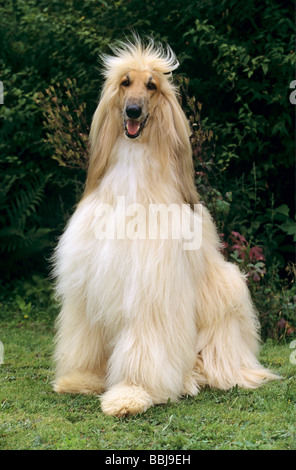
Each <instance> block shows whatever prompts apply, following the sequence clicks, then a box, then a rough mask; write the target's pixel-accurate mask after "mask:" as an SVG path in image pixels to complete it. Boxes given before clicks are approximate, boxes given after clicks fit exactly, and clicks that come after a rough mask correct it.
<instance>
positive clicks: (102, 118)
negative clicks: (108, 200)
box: [84, 89, 121, 196]
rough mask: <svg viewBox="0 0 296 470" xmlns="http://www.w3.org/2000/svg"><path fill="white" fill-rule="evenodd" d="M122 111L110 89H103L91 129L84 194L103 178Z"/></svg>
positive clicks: (117, 132) (118, 129)
mask: <svg viewBox="0 0 296 470" xmlns="http://www.w3.org/2000/svg"><path fill="white" fill-rule="evenodd" d="M120 122H121V119H120V112H119V110H118V108H117V106H116V105H115V98H114V97H112V95H111V93H110V91H108V90H106V89H105V90H103V93H102V98H101V100H100V103H99V105H98V107H97V109H96V111H95V114H94V117H93V121H92V125H91V130H90V137H89V138H90V157H89V167H88V173H87V179H86V184H85V191H84V196H86V195H88V194H89V193H90V192H91V191H93V190H94V189H95V188H96V187H97V186H98V183H99V181H100V180H101V179H102V177H103V175H104V173H105V171H106V168H107V167H108V163H109V161H110V156H111V153H112V149H113V147H114V145H115V142H116V139H117V137H118V135H119V133H120V124H119V123H120Z"/></svg>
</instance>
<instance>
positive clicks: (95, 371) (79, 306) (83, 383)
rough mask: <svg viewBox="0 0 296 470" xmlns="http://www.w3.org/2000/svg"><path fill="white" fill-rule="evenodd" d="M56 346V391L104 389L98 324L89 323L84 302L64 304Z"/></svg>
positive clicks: (74, 391) (91, 392)
mask: <svg viewBox="0 0 296 470" xmlns="http://www.w3.org/2000/svg"><path fill="white" fill-rule="evenodd" d="M57 327H58V328H57V330H58V331H57V336H56V349H55V362H56V378H55V381H54V390H55V391H56V392H58V393H86V394H96V395H98V394H100V393H102V391H103V390H104V389H105V387H106V385H105V373H106V360H105V357H104V356H105V355H104V348H103V338H102V334H101V331H100V328H99V327H98V326H97V325H91V324H90V322H89V320H88V318H87V316H86V314H85V306H84V302H82V301H79V300H78V299H74V300H71V301H66V302H65V303H64V305H63V308H62V310H61V313H60V315H59V317H58V322H57Z"/></svg>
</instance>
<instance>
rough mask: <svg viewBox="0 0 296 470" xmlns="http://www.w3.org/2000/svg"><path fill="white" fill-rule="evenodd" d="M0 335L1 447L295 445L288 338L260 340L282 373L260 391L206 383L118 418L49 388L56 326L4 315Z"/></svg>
mask: <svg viewBox="0 0 296 470" xmlns="http://www.w3.org/2000/svg"><path fill="white" fill-rule="evenodd" d="M0 339H1V341H2V343H3V345H4V364H2V365H0V403H1V414H0V448H1V449H6V450H13V449H38V450H40V449H53V450H54V449H109V450H111V449H112V450H116V449H118V450H119V449H121V450H139V449H146V450H157V449H160V450H165V449H168V450H180V449H184V450H193V449H211V450H212V449H287V450H288V449H295V448H296V441H295V410H296V381H295V369H296V366H295V365H293V364H292V363H291V362H290V360H289V357H290V354H291V352H292V349H289V345H288V344H287V345H281V346H278V345H273V344H272V342H268V343H267V344H265V345H264V346H263V347H262V351H261V361H262V362H263V363H264V364H265V365H266V366H268V367H271V368H273V369H274V370H276V371H278V372H279V373H280V374H281V375H282V376H283V380H281V381H276V382H272V383H269V384H266V385H265V386H263V387H262V388H260V389H257V390H242V389H237V388H234V389H232V390H231V391H228V392H223V391H219V390H215V389H203V390H202V391H201V392H200V393H199V395H198V396H197V397H195V398H184V399H183V400H181V401H180V402H179V403H178V404H175V403H173V404H172V403H168V404H166V405H162V406H156V407H153V408H151V409H149V410H148V411H147V412H146V413H145V414H143V415H137V416H134V417H129V418H125V419H117V418H113V417H108V416H105V415H103V414H102V412H101V409H100V403H99V399H98V398H97V397H95V396H83V395H57V394H56V393H54V392H53V391H52V388H51V380H52V370H51V354H52V349H53V346H52V339H53V328H52V326H51V325H50V324H49V323H41V322H40V321H36V322H29V321H21V322H15V321H14V322H4V323H2V327H1V333H0Z"/></svg>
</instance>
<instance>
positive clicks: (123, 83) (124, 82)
mask: <svg viewBox="0 0 296 470" xmlns="http://www.w3.org/2000/svg"><path fill="white" fill-rule="evenodd" d="M121 85H122V86H130V81H129V80H128V79H127V80H123V82H121Z"/></svg>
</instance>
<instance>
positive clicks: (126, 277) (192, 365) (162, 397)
mask: <svg viewBox="0 0 296 470" xmlns="http://www.w3.org/2000/svg"><path fill="white" fill-rule="evenodd" d="M113 54H114V55H113V56H109V55H105V56H103V65H104V68H103V74H104V76H105V84H104V87H103V89H102V94H101V99H100V102H99V104H98V107H97V109H96V111H95V114H94V117H93V121H92V126H91V131H90V160H89V168H88V174H87V179H86V185H85V192H84V195H83V197H82V199H81V201H80V202H79V204H78V206H77V208H76V210H75V212H74V214H73V215H72V217H71V219H70V220H69V222H68V224H67V227H66V229H65V231H64V233H63V235H62V236H61V239H60V241H59V243H58V246H57V248H56V250H55V253H54V257H53V262H54V276H55V278H56V295H57V298H58V299H59V301H60V304H61V311H60V313H59V316H58V319H57V323H56V327H57V333H56V338H55V354H54V359H55V364H56V372H55V380H54V390H55V391H56V392H58V393H86V394H89V393H91V394H95V395H99V396H100V401H101V408H102V411H103V412H104V413H106V414H109V415H113V416H118V417H120V416H125V415H129V414H135V413H140V412H144V411H146V410H147V409H148V408H149V407H150V406H152V405H154V404H159V403H166V402H167V400H168V399H170V400H172V401H177V400H178V399H179V398H180V397H182V396H184V395H190V396H195V395H196V394H197V393H198V392H199V391H200V389H201V388H202V387H203V386H205V385H208V386H211V387H217V388H220V389H223V390H227V389H230V388H231V387H233V386H236V385H238V386H240V387H245V388H255V387H258V386H260V385H262V384H263V383H265V382H266V381H268V380H272V379H275V378H277V377H276V376H275V375H274V374H273V373H272V372H271V371H269V370H267V369H265V368H264V367H263V366H262V365H261V364H260V363H259V361H258V353H259V345H260V325H259V322H258V318H257V312H256V310H255V308H254V305H253V303H252V299H251V296H250V293H249V290H248V286H247V283H246V279H245V275H244V274H243V273H241V272H240V270H239V269H238V267H237V266H235V265H234V264H232V263H230V262H227V261H226V260H225V259H224V257H223V255H222V253H221V245H220V241H219V236H218V233H217V229H216V227H215V224H214V222H213V220H212V217H211V215H210V213H209V211H208V210H207V209H206V207H205V206H204V205H202V204H200V200H199V195H198V193H197V191H196V188H195V185H194V174H193V163H192V150H191V145H190V139H189V137H190V127H189V124H188V122H187V119H186V117H185V114H184V112H183V111H182V109H181V107H180V104H179V101H178V96H177V90H176V87H175V86H174V85H173V82H172V72H173V71H174V70H175V69H176V67H177V65H178V62H177V59H176V57H175V55H174V53H173V52H172V50H171V49H170V48H169V47H163V46H159V45H157V44H155V43H154V42H153V41H151V40H150V41H148V43H146V45H145V44H143V43H142V42H141V41H140V40H139V39H138V38H136V39H135V40H134V41H133V42H126V43H121V44H119V45H117V46H116V47H115V48H114V49H113ZM127 77H134V78H133V79H134V82H133V83H132V82H131V81H128V79H127ZM147 80H148V82H147ZM149 80H150V82H149ZM152 80H153V82H152ZM131 83H132V84H131ZM135 83H136V84H137V86H136V85H135ZM147 83H150V84H151V83H152V84H153V86H152V87H151V86H150V88H149V89H148V85H147ZM127 85H128V86H127ZM133 87H134V88H133ZM133 90H134V91H133ZM130 97H132V99H133V100H136V102H138V103H144V104H145V109H146V108H147V110H146V112H145V116H142V117H138V118H137V119H138V121H133V122H132V123H131V122H129V123H128V126H127V121H126V114H127V106H126V103H127V102H128V99H130ZM137 100H138V101H137ZM130 102H133V103H134V102H135V101H130ZM137 109H138V110H139V109H140V106H137ZM140 111H141V112H142V110H141V109H140ZM129 126H131V127H129ZM122 198H124V201H125V202H126V204H127V205H131V204H134V203H137V204H141V205H142V207H144V208H145V209H146V212H145V211H142V213H141V214H142V215H141V214H140V215H139V216H138V219H137V224H135V226H134V228H135V230H136V226H137V225H142V224H143V225H144V224H145V223H146V221H147V220H146V216H147V214H148V210H147V209H148V207H149V205H151V204H156V205H157V204H164V205H166V206H170V205H171V206H170V207H172V208H173V209H172V210H174V207H175V208H178V207H180V206H181V205H183V204H185V205H188V207H189V208H190V210H188V211H187V212H185V219H186V217H187V220H185V221H184V222H186V221H188V222H190V218H192V217H193V218H196V220H197V221H202V224H201V227H202V229H201V230H202V242H201V245H200V247H198V249H195V250H188V251H186V250H184V248H183V243H182V240H180V239H172V237H171V238H170V237H168V238H167V239H162V238H155V239H151V238H149V237H147V238H146V239H139V238H137V237H136V236H134V237H127V236H126V237H120V238H119V239H114V238H112V237H105V238H102V237H100V236H97V233H98V226H99V224H101V219H100V208H101V207H102V205H105V206H106V205H107V206H110V207H111V208H112V211H110V212H109V213H108V214H107V216H106V221H105V222H106V225H108V223H109V222H111V225H112V223H113V218H115V217H116V219H117V221H119V222H118V224H119V226H120V227H121V228H123V229H126V228H127V224H129V223H130V221H127V220H126V219H125V218H124V215H123V212H122V210H121V207H120V205H119V203H118V200H121V199H122ZM173 215H174V214H173ZM103 225H104V224H103ZM100 226H102V224H101V225H100ZM197 226H198V227H200V224H199V225H197ZM126 233H127V232H126Z"/></svg>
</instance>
